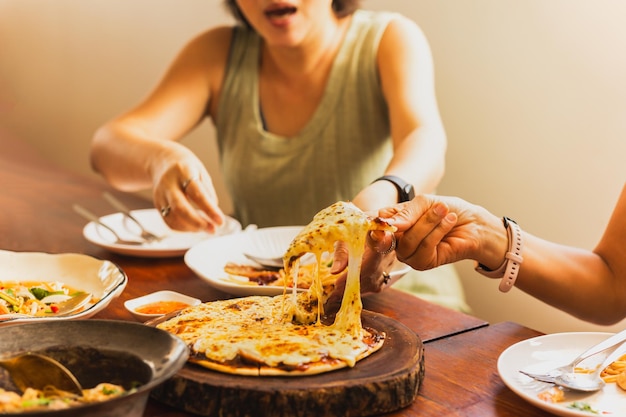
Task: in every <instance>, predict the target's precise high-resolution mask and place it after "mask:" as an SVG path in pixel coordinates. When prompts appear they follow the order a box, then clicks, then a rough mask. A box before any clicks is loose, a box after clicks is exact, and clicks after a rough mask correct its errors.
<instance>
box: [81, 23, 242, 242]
mask: <svg viewBox="0 0 626 417" xmlns="http://www.w3.org/2000/svg"><path fill="white" fill-rule="evenodd" d="M231 33H232V29H231V28H225V27H223V28H218V29H213V30H210V31H207V32H205V33H203V34H201V35H199V36H198V37H196V38H195V39H193V40H192V41H190V42H189V43H188V44H187V45H186V46H185V47H184V48H183V50H182V51H181V52H180V53H179V54H178V56H177V57H176V59H175V60H174V62H173V63H172V64H171V66H170V68H169V69H168V71H167V72H166V74H165V76H164V77H163V79H162V80H161V82H160V83H159V84H158V85H157V86H156V88H155V89H154V91H153V92H152V93H151V94H150V95H149V96H148V97H147V98H146V99H145V100H144V101H143V102H141V103H140V104H139V105H138V106H137V107H135V108H134V109H132V110H130V111H128V112H127V113H125V114H122V115H120V116H118V117H116V118H114V119H113V120H111V121H109V122H108V123H106V124H105V125H104V126H102V127H101V128H99V129H98V131H97V132H96V133H95V135H94V138H93V141H92V147H91V163H92V166H93V168H94V170H96V171H97V172H99V173H101V174H102V175H103V176H104V177H105V179H106V180H107V181H108V182H109V183H110V184H112V185H113V186H114V187H116V188H119V189H121V190H124V191H137V190H141V189H146V188H150V187H152V189H153V200H154V204H155V206H156V207H158V208H162V207H166V206H168V207H171V208H172V210H171V212H170V213H171V214H170V215H168V217H167V219H166V221H167V222H168V224H169V225H170V226H172V227H174V228H178V229H183V230H194V229H201V228H202V229H209V230H211V229H213V228H214V227H216V226H217V225H218V224H221V222H222V219H223V214H222V213H221V210H220V209H219V207H218V201H217V195H216V193H215V190H214V188H213V184H212V182H211V177H210V176H209V174H208V172H207V170H206V169H205V167H204V166H203V164H202V163H201V161H200V160H199V159H198V158H197V156H196V155H195V154H193V152H191V151H190V150H189V149H188V148H186V147H185V146H183V145H182V144H180V143H178V142H177V141H178V140H179V139H181V138H182V137H183V136H184V135H185V134H187V133H188V132H189V131H190V130H192V129H193V128H194V127H195V126H196V125H197V124H198V123H199V122H200V121H201V120H202V119H203V118H204V117H205V116H207V115H208V114H209V115H212V114H214V112H215V108H216V103H217V97H218V96H219V87H220V85H221V81H222V78H223V73H224V68H225V63H226V59H227V56H228V48H229V45H230V36H231ZM189 179H193V181H192V182H191V183H189V185H188V187H186V188H185V190H183V189H182V186H183V184H184V183H185V182H186V181H188V180H189ZM192 203H194V204H195V205H197V206H198V208H200V209H201V210H203V211H204V213H205V214H206V216H201V215H198V214H197V211H196V210H195V209H194V207H193V205H192Z"/></svg>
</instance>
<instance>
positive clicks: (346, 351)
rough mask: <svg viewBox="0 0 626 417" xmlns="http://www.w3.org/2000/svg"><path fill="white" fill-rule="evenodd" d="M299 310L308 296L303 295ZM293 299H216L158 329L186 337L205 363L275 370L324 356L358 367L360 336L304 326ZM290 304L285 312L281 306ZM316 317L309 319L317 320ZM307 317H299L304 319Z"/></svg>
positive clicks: (363, 345) (362, 349)
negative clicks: (240, 363)
mask: <svg viewBox="0 0 626 417" xmlns="http://www.w3.org/2000/svg"><path fill="white" fill-rule="evenodd" d="M298 297H299V298H300V299H299V300H298V301H299V304H300V308H299V310H300V312H302V311H303V306H306V305H307V302H308V301H309V300H308V295H307V294H306V293H303V294H299V296H298ZM290 301H291V298H290V297H289V296H282V295H281V296H276V297H267V296H250V297H244V298H238V299H233V300H221V301H213V302H210V303H205V304H201V305H199V306H195V307H191V308H188V309H186V310H184V311H183V312H182V313H181V314H180V315H178V316H177V317H175V318H173V319H170V320H168V321H166V322H164V323H161V324H159V325H158V327H159V328H161V329H164V330H166V331H169V332H170V333H173V334H175V335H176V336H178V337H180V338H181V339H183V340H184V341H185V342H186V343H187V344H188V345H189V346H190V347H191V349H192V350H193V351H194V352H202V353H204V355H206V357H207V359H209V360H212V361H215V362H218V363H228V362H230V361H234V360H236V359H238V358H239V357H242V358H245V359H247V360H251V361H255V362H259V363H264V364H266V365H269V366H272V367H276V366H280V365H287V366H293V367H297V366H301V365H302V364H307V363H314V362H318V361H321V360H324V359H325V358H329V357H330V358H334V359H339V360H341V361H342V362H345V363H346V364H347V365H348V366H354V364H355V362H356V360H357V358H358V357H359V356H361V355H362V354H363V353H365V352H366V351H367V350H368V345H367V343H366V342H365V341H363V339H362V338H355V337H353V336H351V335H349V334H346V333H342V332H338V331H336V329H334V328H333V327H331V326H324V325H322V324H315V323H311V322H310V321H309V322H304V323H302V324H299V323H297V322H295V321H296V319H295V318H294V317H293V314H295V312H294V307H295V306H293V305H291V302H290ZM284 302H285V303H287V305H288V306H289V307H288V308H287V309H286V311H287V313H285V314H283V313H282V311H283V303H284ZM316 316H317V315H316V314H315V313H312V314H310V315H309V319H310V318H311V317H312V318H313V319H314V320H315V318H316ZM302 318H304V317H300V319H302Z"/></svg>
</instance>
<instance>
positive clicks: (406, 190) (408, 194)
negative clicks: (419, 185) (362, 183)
mask: <svg viewBox="0 0 626 417" xmlns="http://www.w3.org/2000/svg"><path fill="white" fill-rule="evenodd" d="M377 181H389V182H390V183H392V184H393V185H395V187H396V189H397V190H398V203H404V202H405V201H411V200H413V197H415V190H414V189H413V185H412V184H409V183H408V182H406V181H404V180H403V179H402V178H400V177H396V176H395V175H383V176H382V177H379V178H376V179H375V180H374V181H372V182H377Z"/></svg>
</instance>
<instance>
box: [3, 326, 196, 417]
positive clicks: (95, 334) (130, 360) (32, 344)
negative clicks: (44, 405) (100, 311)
mask: <svg viewBox="0 0 626 417" xmlns="http://www.w3.org/2000/svg"><path fill="white" fill-rule="evenodd" d="M0 352H1V353H0V358H9V357H11V356H14V355H16V354H19V353H24V352H38V353H44V354H47V355H49V356H51V357H53V358H55V359H56V360H58V361H59V362H61V363H62V364H63V365H65V366H66V367H67V368H68V369H69V370H70V371H72V373H74V375H75V376H76V378H77V379H78V381H79V382H80V383H81V385H82V386H83V388H92V387H94V386H95V385H97V384H98V383H100V382H110V383H114V384H119V385H122V386H124V387H125V388H127V389H129V388H132V387H133V386H137V384H140V385H139V387H138V389H137V390H136V391H135V392H133V393H131V394H128V395H126V396H123V397H118V398H114V399H111V400H108V401H105V402H100V403H92V404H86V405H82V406H78V407H73V408H70V409H66V410H51V411H38V412H30V413H21V414H2V416H3V417H4V416H16V417H17V416H28V417H33V416H34V417H38V416H41V417H78V416H89V417H141V416H142V415H143V412H144V410H145V407H146V403H147V400H148V396H149V394H150V391H151V390H152V388H154V387H156V386H157V385H159V384H161V383H162V382H164V381H165V380H167V379H169V378H170V377H172V376H173V375H174V374H175V373H176V372H178V371H179V370H180V369H181V368H182V367H183V365H184V364H185V362H186V361H187V357H188V355H189V351H188V349H187V347H186V346H185V344H184V343H183V342H182V341H181V340H180V339H179V338H177V337H175V336H173V335H171V334H169V333H167V332H165V331H162V330H159V329H156V328H154V327H148V326H144V325H143V324H138V323H133V322H126V321H115V320H93V319H91V320H76V321H56V322H48V323H41V322H39V323H29V324H19V325H14V326H7V327H2V328H0ZM0 387H2V388H5V389H6V388H11V387H12V382H11V380H10V376H9V374H8V372H6V371H5V370H4V369H1V368H0Z"/></svg>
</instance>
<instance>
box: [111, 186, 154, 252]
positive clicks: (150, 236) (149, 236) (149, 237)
mask: <svg viewBox="0 0 626 417" xmlns="http://www.w3.org/2000/svg"><path fill="white" fill-rule="evenodd" d="M102 196H103V197H104V199H105V200H106V201H108V202H109V204H111V205H112V206H113V207H115V208H116V209H118V210H119V211H120V212H121V213H122V214H123V215H124V216H126V218H127V219H129V220H130V221H132V222H133V223H135V224H136V225H137V226H138V227H139V230H140V231H141V232H140V233H141V238H142V239H145V240H146V242H156V241H159V240H161V239H163V238H162V237H161V236H157V235H155V234H154V233H152V232H150V231H148V230H147V229H146V228H145V227H143V225H142V224H141V223H140V222H139V220H137V218H136V217H135V216H133V213H132V212H131V211H130V209H129V208H128V207H126V205H125V204H124V203H122V202H121V201H120V200H118V199H117V198H115V197H114V196H113V195H112V194H110V193H107V192H106V191H105V192H104V193H103V194H102Z"/></svg>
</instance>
